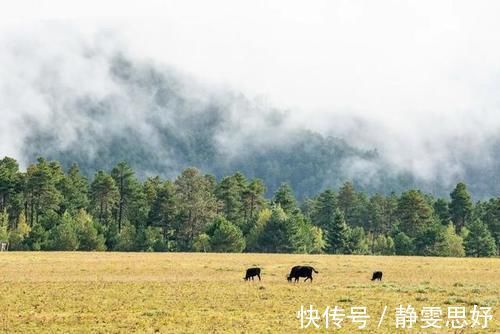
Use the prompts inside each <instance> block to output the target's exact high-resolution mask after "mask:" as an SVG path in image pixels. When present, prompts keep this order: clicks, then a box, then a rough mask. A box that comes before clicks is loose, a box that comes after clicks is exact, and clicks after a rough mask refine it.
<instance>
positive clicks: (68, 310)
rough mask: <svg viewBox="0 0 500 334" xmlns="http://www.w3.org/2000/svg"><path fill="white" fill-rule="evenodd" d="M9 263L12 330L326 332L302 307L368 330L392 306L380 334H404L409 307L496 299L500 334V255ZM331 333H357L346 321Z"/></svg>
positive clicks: (117, 256)
mask: <svg viewBox="0 0 500 334" xmlns="http://www.w3.org/2000/svg"><path fill="white" fill-rule="evenodd" d="M296 264H310V265H312V266H314V267H315V268H316V269H317V270H318V271H319V274H315V276H314V282H313V283H312V284H309V283H302V282H300V283H299V284H289V283H287V282H286V279H285V275H286V274H287V272H288V271H289V268H290V267H291V266H293V265H296ZM253 265H258V266H261V267H262V268H263V280H262V282H260V283H259V282H245V281H243V279H242V277H243V274H244V270H245V268H247V267H249V266H253ZM0 268H1V271H0V307H1V308H0V332H2V331H4V332H5V333H154V332H160V333H309V332H325V329H324V327H323V329H322V330H321V331H318V330H309V329H308V330H301V329H300V328H299V321H298V320H297V318H296V312H297V311H298V309H299V308H300V305H306V306H308V305H309V304H313V305H315V306H317V307H318V308H319V309H324V308H325V307H326V306H328V305H330V306H335V305H338V306H341V307H344V308H346V309H348V308H349V307H351V306H366V307H367V308H368V313H369V315H370V316H371V317H372V319H371V322H370V323H369V325H368V329H366V330H364V331H363V332H365V333H373V332H377V330H376V327H377V323H378V317H380V314H381V313H382V310H383V307H384V305H387V306H388V310H389V311H388V314H387V315H388V318H386V320H385V321H384V323H383V325H382V327H381V329H379V330H378V332H379V333H388V332H396V328H395V325H394V308H395V307H397V306H398V305H399V304H403V305H405V306H406V305H407V304H411V305H412V306H414V307H415V308H416V309H417V310H420V309H421V307H422V306H438V307H442V308H443V311H445V312H446V308H447V307H448V306H466V307H467V309H468V310H470V309H471V308H472V305H473V304H480V305H489V306H493V313H494V315H493V321H491V322H490V325H489V329H487V330H483V332H486V333H495V332H500V326H499V319H498V318H499V317H500V312H498V310H497V308H498V306H499V301H500V295H499V293H500V292H499V291H500V259H451V258H421V257H420V258H419V257H374V256H327V255H270V254H182V253H173V254H172V253H155V254H149V253H43V252H40V253H15V252H5V253H0ZM376 269H380V270H383V272H384V281H383V282H381V283H380V282H371V281H370V280H369V278H370V275H371V272H372V271H373V270H376ZM418 327H419V324H417V329H418ZM330 331H332V332H338V333H353V332H357V331H354V327H352V326H350V325H349V323H348V322H347V320H346V322H345V325H344V327H343V328H342V329H341V330H335V331H333V330H332V329H330ZM409 332H410V331H408V333H409ZM415 332H417V331H413V333H415ZM429 332H430V331H429ZM446 332H452V331H449V330H448V331H446V330H442V331H440V333H446ZM466 332H467V333H469V332H481V331H480V330H470V329H468V330H467V331H466Z"/></svg>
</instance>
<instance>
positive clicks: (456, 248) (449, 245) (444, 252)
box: [439, 223, 465, 257]
mask: <svg viewBox="0 0 500 334" xmlns="http://www.w3.org/2000/svg"><path fill="white" fill-rule="evenodd" d="M439 256H451V257H463V256H465V249H464V242H463V239H462V237H461V236H459V235H457V234H456V233H455V228H454V227H453V224H451V223H450V224H449V225H448V226H447V227H446V230H445V232H444V238H443V243H442V245H441V246H440V251H439Z"/></svg>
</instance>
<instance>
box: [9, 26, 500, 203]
mask: <svg viewBox="0 0 500 334" xmlns="http://www.w3.org/2000/svg"><path fill="white" fill-rule="evenodd" d="M62 36H64V37H61V38H62V39H63V40H62V42H64V43H54V42H52V43H51V44H50V46H51V48H47V49H44V43H43V42H40V41H38V42H34V41H33V40H31V39H29V38H27V39H26V40H23V39H19V38H18V39H16V40H15V42H13V41H12V40H7V41H5V40H4V41H3V43H2V45H4V46H5V49H4V50H5V52H3V53H2V58H1V61H2V63H3V64H5V66H4V67H2V70H1V71H2V72H1V74H2V78H9V79H8V80H1V81H0V84H1V85H0V97H1V99H0V100H1V102H0V107H1V110H2V116H3V117H4V122H2V124H1V125H0V130H1V135H0V139H1V144H0V155H1V156H2V157H3V156H12V157H14V158H16V159H17V160H18V161H20V163H21V165H22V166H24V167H26V166H27V165H29V164H30V163H33V162H35V161H36V159H37V158H38V157H40V156H43V157H46V158H48V159H54V160H58V161H61V162H62V164H63V167H65V168H66V169H67V168H69V166H70V165H71V164H72V163H77V164H78V165H79V166H80V168H81V170H82V171H83V173H84V174H86V175H87V176H89V177H92V176H93V175H94V174H95V172H96V171H98V170H110V169H111V168H112V167H113V166H115V165H116V164H117V163H118V162H120V161H127V162H128V163H129V164H130V165H131V166H132V168H134V170H135V171H136V172H137V175H138V176H139V177H140V178H142V179H145V178H146V177H148V176H152V175H160V176H162V177H166V178H175V176H176V175H178V174H179V173H180V172H181V171H182V170H183V169H185V168H187V167H189V166H194V167H196V168H199V169H200V170H202V171H203V172H204V173H208V174H213V175H215V176H216V177H217V178H219V179H220V178H221V177H222V176H224V175H229V174H231V173H234V172H235V171H241V172H242V173H244V174H245V175H247V176H248V177H251V178H253V177H258V178H261V179H263V181H264V182H265V184H266V185H267V190H268V194H267V195H268V196H270V195H271V194H273V192H274V191H275V190H276V189H277V188H278V187H279V185H280V184H282V183H289V184H290V185H291V186H292V187H293V189H294V190H295V192H296V195H297V197H298V198H299V199H303V198H306V197H310V196H312V195H314V194H317V193H318V192H320V191H322V190H324V189H327V188H334V189H338V188H339V187H340V186H341V185H342V184H343V182H345V181H352V182H353V183H354V185H355V187H356V188H357V189H359V190H361V191H366V192H368V193H372V194H373V193H376V192H381V193H385V194H390V193H391V192H397V193H399V192H402V191H404V190H407V189H409V188H419V189H422V190H423V191H425V192H429V193H432V194H434V195H437V196H447V195H448V194H449V192H450V191H451V189H453V187H454V185H455V184H456V183H458V182H461V181H463V182H465V183H467V185H468V186H469V189H470V191H471V193H472V195H473V197H474V198H475V199H481V198H487V197H491V196H496V195H498V193H499V192H500V177H499V176H498V173H497V171H498V170H499V169H500V168H499V167H500V160H499V159H498V157H499V156H500V154H499V153H500V141H499V138H498V136H496V137H495V136H492V135H491V133H493V131H490V130H491V129H492V128H495V125H494V122H489V123H491V124H493V125H492V126H491V128H489V130H488V131H486V128H485V127H484V128H485V130H484V133H481V131H482V130H481V127H480V124H476V125H477V128H476V130H477V132H478V134H477V138H476V137H475V136H474V135H473V133H472V135H471V132H470V131H467V132H465V131H462V132H461V130H460V128H457V132H456V133H455V134H453V135H452V136H448V137H446V138H445V139H440V138H439V137H437V139H436V138H434V137H432V134H431V133H430V131H431V129H426V128H421V129H419V131H420V132H422V133H424V137H425V133H426V131H429V138H428V141H424V142H423V144H419V149H415V147H408V146H406V145H405V142H404V141H402V142H401V143H399V146H397V144H398V143H397V142H398V138H397V137H394V136H391V131H390V129H388V128H387V127H385V126H384V124H383V123H381V121H380V120H379V121H378V122H374V121H373V120H372V119H370V118H368V117H367V118H360V117H359V115H356V114H352V115H350V114H349V113H347V114H333V115H330V116H325V117H324V118H322V117H321V115H319V114H314V113H311V116H310V118H311V119H313V120H314V121H315V122H316V123H322V126H321V129H320V128H315V127H314V126H307V125H306V124H305V123H303V122H300V121H297V117H295V115H296V113H297V111H295V110H290V109H287V108H281V107H280V105H276V104H275V103H272V102H270V101H269V100H267V99H266V98H265V97H264V98H263V97H255V96H251V95H248V94H245V92H243V91H239V90H238V89H233V88H230V87H227V86H224V87H221V86H220V85H215V84H214V85H212V84H211V83H210V82H207V81H206V80H198V78H197V77H196V75H191V74H187V73H186V72H183V71H181V70H179V69H178V68H176V67H175V66H169V65H168V63H164V62H159V61H156V60H152V59H147V58H140V57H136V56H134V55H132V54H130V53H129V52H127V50H126V49H125V50H122V49H120V47H116V46H113V47H110V46H107V45H106V43H103V42H102V41H94V40H93V41H91V42H90V43H88V42H86V41H83V40H80V39H79V38H73V37H74V36H78V34H76V35H71V34H69V35H68V36H70V37H67V35H66V34H63V35H62ZM59 42H61V41H59ZM33 50H34V51H33ZM304 117H306V118H307V116H304ZM457 117H458V116H457ZM473 120H474V119H473V118H471V122H473ZM487 120H488V118H487V117H485V122H486V121H487ZM438 122H440V121H439V120H438V119H436V124H437V123H438ZM436 126H438V125H436ZM410 136H412V134H411V133H408V137H410ZM360 138H364V141H360ZM479 138H480V140H479ZM375 139H376V140H375ZM410 139H411V138H408V140H409V141H410ZM381 143H383V144H381ZM475 144H477V145H475ZM391 145H392V146H391ZM474 145H475V146H474ZM387 147H393V148H394V147H398V149H397V150H394V149H392V150H388V149H387ZM422 147H423V148H426V147H427V148H428V152H426V151H425V150H422ZM409 156H411V159H409V158H408V157H409Z"/></svg>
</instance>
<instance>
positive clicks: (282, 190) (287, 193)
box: [273, 183, 297, 214]
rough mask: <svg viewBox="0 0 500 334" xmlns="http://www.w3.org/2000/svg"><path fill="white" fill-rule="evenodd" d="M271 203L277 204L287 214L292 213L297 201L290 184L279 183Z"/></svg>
mask: <svg viewBox="0 0 500 334" xmlns="http://www.w3.org/2000/svg"><path fill="white" fill-rule="evenodd" d="M273 203H275V204H277V205H279V206H280V207H281V208H282V209H283V211H284V212H285V213H287V214H289V213H292V212H293V211H294V210H295V209H296V208H297V201H296V199H295V195H294V194H293V190H292V188H291V187H290V185H288V184H287V183H282V184H281V186H280V187H279V188H278V190H276V193H275V194H274V198H273Z"/></svg>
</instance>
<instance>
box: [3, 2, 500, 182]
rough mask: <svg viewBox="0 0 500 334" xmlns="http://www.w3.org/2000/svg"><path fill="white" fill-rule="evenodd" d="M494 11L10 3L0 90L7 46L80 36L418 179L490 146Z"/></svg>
mask: <svg viewBox="0 0 500 334" xmlns="http://www.w3.org/2000/svg"><path fill="white" fill-rule="evenodd" d="M498 13H500V2H499V1H422V0H419V1H370V0H366V1H354V0H348V1H307V2H306V1H289V0H287V1H254V0H252V1H250V0H249V1H234V0H227V1H201V0H200V1H159V0H158V1H151V0H150V1H144V0H143V1H123V0H113V1H96V0H92V1H89V0H87V1H67V0H50V1H49V0H44V1H42V0H33V1H19V0H18V1H10V2H9V4H7V5H6V4H3V6H2V10H1V13H0V22H1V23H0V43H2V45H1V46H2V48H1V49H0V74H1V75H2V76H1V77H0V84H1V83H2V81H4V80H10V79H13V78H12V77H9V75H10V74H12V73H13V72H11V71H10V70H6V69H5V68H4V69H3V70H2V69H1V68H2V67H5V66H7V65H8V66H9V68H11V67H12V66H16V65H15V64H16V62H15V61H12V57H10V58H9V57H5V55H4V56H3V57H2V53H6V52H7V51H8V47H9V46H12V45H13V43H15V42H16V41H18V40H29V41H31V42H32V43H33V45H34V48H37V50H34V52H35V53H36V54H37V55H42V56H43V54H44V52H47V53H51V54H57V52H58V50H61V55H62V56H64V55H66V54H68V53H66V51H67V50H66V49H67V48H71V47H72V46H73V44H72V43H73V40H74V36H80V37H79V38H82V39H84V40H85V39H87V40H91V41H94V42H95V41H96V40H97V43H99V44H100V45H102V46H103V47H108V44H112V47H121V48H124V49H126V50H127V52H128V53H129V54H131V55H133V56H134V57H137V58H145V59H151V60H153V61H155V62H158V63H163V64H168V65H172V66H174V67H175V68H178V69H179V70H181V71H184V72H185V73H187V74H189V75H191V76H193V77H195V78H197V79H199V80H201V81H202V82H204V83H206V84H207V85H214V86H217V87H229V88H230V89H232V90H237V91H241V92H243V93H244V94H245V95H247V96H250V97H260V98H262V99H265V100H268V101H269V102H270V103H271V104H273V105H275V106H276V107H278V108H282V109H288V110H290V115H291V117H292V118H293V119H294V121H295V122H297V124H303V125H305V126H308V127H311V128H313V129H316V130H320V131H323V132H332V133H334V134H336V135H340V136H344V137H346V138H345V139H346V140H348V141H351V142H354V143H355V144H357V145H362V146H364V147H377V148H378V149H379V151H381V152H382V153H383V154H385V155H386V156H387V157H388V159H389V160H390V161H392V162H393V163H395V164H398V165H400V166H407V167H408V168H410V169H412V170H416V171H419V172H420V173H422V175H423V176H426V175H432V174H433V171H434V170H435V169H436V168H438V167H439V168H443V166H444V167H445V168H448V169H455V170H459V169H460V165H459V162H457V161H456V157H457V156H460V155H461V154H467V156H468V157H474V156H475V154H477V152H483V151H484V152H485V151H486V149H484V150H483V148H484V147H485V146H487V143H489V142H490V141H491V140H492V138H498V134H499V130H500V94H499V88H500V20H499V19H498ZM67 32H68V33H67ZM65 36H68V37H65ZM110 47H111V46H110ZM54 50H55V51H54ZM62 50H65V51H62ZM11 54H12V53H11ZM2 62H3V63H2ZM94 83H95V82H94ZM4 94H5V93H4ZM0 107H2V110H1V112H2V114H5V115H6V116H7V117H6V118H4V119H7V121H9V119H14V118H15V115H12V113H13V110H15V108H11V103H10V102H9V103H7V102H5V101H4V102H3V104H2V102H1V101H0ZM16 112H18V111H16ZM9 113H10V114H9ZM6 124H7V122H6V123H4V126H3V127H2V126H0V131H1V130H4V135H3V136H2V135H0V139H1V140H2V141H3V143H1V144H0V149H1V150H4V151H8V147H7V144H6V143H7V139H6V138H5V133H6V132H5V131H6V130H5V129H6V128H5V126H6ZM1 153H2V152H1V151H0V155H2V154H1ZM485 154H486V153H485ZM484 157H485V159H486V158H487V157H486V156H485V155H484Z"/></svg>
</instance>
